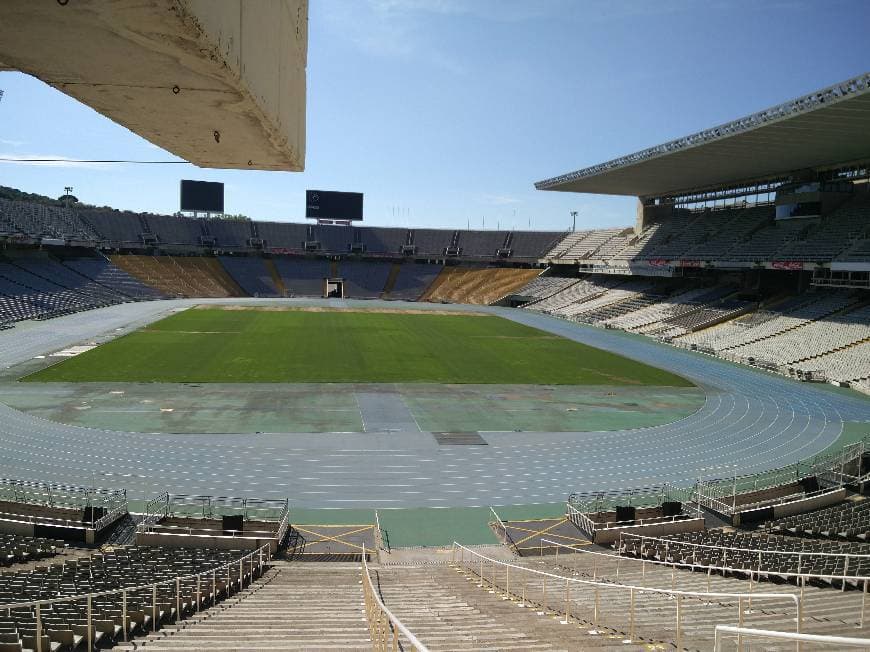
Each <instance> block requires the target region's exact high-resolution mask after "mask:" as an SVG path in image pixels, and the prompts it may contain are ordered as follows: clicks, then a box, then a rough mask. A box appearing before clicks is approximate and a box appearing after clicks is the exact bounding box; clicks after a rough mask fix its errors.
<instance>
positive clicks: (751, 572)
mask: <svg viewBox="0 0 870 652" xmlns="http://www.w3.org/2000/svg"><path fill="white" fill-rule="evenodd" d="M545 543H546V544H549V546H553V547H555V548H556V554H555V558H556V560H557V562H558V559H559V550H560V549H565V550H567V551H569V552H571V553H577V554H583V555H590V556H593V557H594V558H595V559H601V558H604V559H609V560H613V561H615V562H616V579H617V580H618V579H619V571H620V562H627V563H634V564H640V568H641V577H646V567H647V566H648V565H649V566H654V567H655V566H661V567H666V568H670V569H671V588H674V587H675V586H676V569H677V568H681V569H685V570H689V571H698V570H701V571H707V573H706V575H707V591H710V584H711V575H712V573H713V571H717V572H722V573H723V575H724V573H725V572H728V573H744V574H746V575H748V576H749V580H748V581H749V594H750V595H752V593H753V583H755V584H758V583H759V582H760V581H761V577H762V576H767V575H776V576H777V577H782V578H783V579H794V580H795V583H796V584H797V586H799V587H800V593H799V594H800V597H801V599H803V595H804V589H805V588H806V585H807V582H808V581H811V580H827V581H831V580H835V579H836V580H842V581H843V582H845V581H847V580H848V581H854V582H855V583H856V585H858V584H860V585H861V611H860V618H859V622H858V626H859V627H861V628H862V629H863V627H864V620H865V614H866V605H867V591H868V588H870V586H868V585H870V577H868V576H866V575H845V574H844V575H821V574H815V573H790V572H779V571H772V570H759V569H757V568H746V567H745V566H717V565H705V564H696V563H685V562H678V561H665V560H659V559H646V558H645V557H629V556H623V555H622V554H621V553H620V554H612V553H608V552H601V551H598V550H588V549H584V548H577V547H574V546H572V545H570V544H567V543H558V542H556V541H550V540H549V539H541V555H543V550H544V544H545ZM549 546H548V547H549ZM598 570H599V566H598V564H597V563H595V562H593V565H592V577H593V578H597V577H598ZM844 586H845V585H844Z"/></svg>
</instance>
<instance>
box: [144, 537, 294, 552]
mask: <svg viewBox="0 0 870 652" xmlns="http://www.w3.org/2000/svg"><path fill="white" fill-rule="evenodd" d="M267 543H268V544H269V547H270V549H271V550H272V554H274V553H275V552H276V551H277V550H278V541H277V540H276V539H249V538H247V537H222V536H199V535H190V534H165V533H160V532H148V533H144V534H143V533H142V532H138V533H137V534H136V545H137V546H164V547H167V548H220V549H221V550H256V549H257V548H259V547H260V546H265V545H266V544H267Z"/></svg>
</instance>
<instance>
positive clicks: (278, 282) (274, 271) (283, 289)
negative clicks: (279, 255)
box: [263, 258, 288, 297]
mask: <svg viewBox="0 0 870 652" xmlns="http://www.w3.org/2000/svg"><path fill="white" fill-rule="evenodd" d="M263 264H264V265H265V266H266V269H268V270H269V276H271V277H272V282H273V283H274V284H275V288H276V289H277V290H278V296H279V297H286V296H288V293H287V286H285V285H284V279H283V278H281V274H279V273H278V268H277V267H275V261H273V260H272V259H271V258H264V259H263Z"/></svg>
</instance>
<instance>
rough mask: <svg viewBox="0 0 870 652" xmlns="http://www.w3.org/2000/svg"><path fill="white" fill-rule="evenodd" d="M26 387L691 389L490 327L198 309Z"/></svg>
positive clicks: (524, 329) (633, 366) (520, 329)
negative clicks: (130, 384)
mask: <svg viewBox="0 0 870 652" xmlns="http://www.w3.org/2000/svg"><path fill="white" fill-rule="evenodd" d="M24 380H27V381H63V382H88V381H91V382H96V381H98V382H164V383H181V382H199V383H208V382H222V383H274V382H282V383H320V382H324V383H326V382H335V383H409V382H423V383H477V384H490V383H505V384H513V383H516V384H554V385H559V384H562V385H669V386H681V387H685V386H691V383H689V382H688V381H686V380H685V379H683V378H680V377H679V376H676V375H674V374H671V373H668V372H666V371H662V370H660V369H656V368H654V367H650V366H647V365H644V364H641V363H639V362H635V361H633V360H629V359H627V358H624V357H622V356H619V355H615V354H613V353H608V352H606V351H601V350H599V349H595V348H592V347H589V346H585V345H583V344H579V343H576V342H572V341H570V340H567V339H564V338H561V337H558V336H555V335H551V334H549V333H545V332H543V331H540V330H537V329H534V328H530V327H528V326H524V325H521V324H517V323H515V322H512V321H509V320H507V319H502V318H500V317H495V316H490V315H455V314H415V313H402V312H366V311H361V312H345V311H328V310H327V311H319V312H315V311H304V310H287V311H269V310H257V309H233V310H223V309H199V308H198V309H191V310H187V311H185V312H182V313H179V314H177V315H173V316H171V317H168V318H166V319H163V320H161V321H159V322H156V323H154V324H151V325H150V326H148V327H146V328H143V329H141V330H139V331H136V332H134V333H131V334H129V335H126V336H124V337H120V338H118V339H116V340H113V341H111V342H108V343H106V344H103V345H102V346H100V347H97V348H95V349H92V350H91V351H88V352H86V353H82V354H80V355H78V356H76V357H74V358H70V359H68V360H65V361H64V362H61V363H59V364H57V365H54V366H52V367H48V368H46V369H44V370H42V371H39V372H37V373H35V374H33V375H31V376H28V377H26V378H25V379H24Z"/></svg>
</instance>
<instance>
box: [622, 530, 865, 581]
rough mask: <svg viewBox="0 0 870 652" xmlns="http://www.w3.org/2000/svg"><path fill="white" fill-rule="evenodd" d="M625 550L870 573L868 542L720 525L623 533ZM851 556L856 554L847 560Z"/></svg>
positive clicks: (771, 569)
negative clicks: (671, 531) (667, 532)
mask: <svg viewBox="0 0 870 652" xmlns="http://www.w3.org/2000/svg"><path fill="white" fill-rule="evenodd" d="M619 550H620V552H621V553H622V554H626V555H631V556H638V557H645V558H647V559H657V560H662V561H670V562H673V561H678V562H680V563H683V564H695V565H698V566H719V567H724V568H731V569H746V570H747V571H748V570H749V569H752V570H756V571H762V572H763V573H765V574H768V575H777V574H779V575H782V576H785V575H788V574H798V573H807V574H813V575H819V576H822V577H825V576H827V577H829V578H830V577H831V576H836V575H847V574H848V575H860V576H864V577H867V576H870V557H867V556H866V555H870V546H868V545H865V544H863V543H850V542H840V541H825V540H812V539H801V538H796V537H786V536H779V535H774V534H767V533H755V532H742V531H725V530H718V529H717V530H705V531H703V532H687V533H684V534H671V535H666V536H663V537H658V538H655V539H650V538H643V537H636V538H635V537H631V536H627V537H623V540H622V543H621V545H620V547H619ZM767 553H775V554H767ZM782 553H785V554H782ZM846 555H856V557H853V558H850V559H849V560H848V561H847V557H846ZM862 555H865V556H862ZM828 581H829V583H830V580H828Z"/></svg>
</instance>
